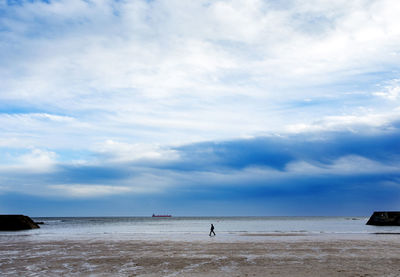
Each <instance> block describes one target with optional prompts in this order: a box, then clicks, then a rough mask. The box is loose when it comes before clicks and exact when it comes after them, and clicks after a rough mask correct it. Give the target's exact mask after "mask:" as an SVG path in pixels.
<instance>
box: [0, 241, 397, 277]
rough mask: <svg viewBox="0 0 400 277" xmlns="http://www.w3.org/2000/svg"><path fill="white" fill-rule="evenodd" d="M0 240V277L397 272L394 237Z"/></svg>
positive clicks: (376, 274) (359, 273) (296, 274)
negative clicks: (0, 276)
mask: <svg viewBox="0 0 400 277" xmlns="http://www.w3.org/2000/svg"><path fill="white" fill-rule="evenodd" d="M237 238H238V239H230V240H229V241H228V240H225V239H218V235H217V236H216V237H212V238H210V237H208V236H207V235H205V236H204V239H203V240H196V241H192V242H191V241H188V240H179V239H174V240H168V239H166V240H142V239H141V240H135V239H134V238H131V239H126V238H124V239H121V240H119V239H115V238H113V239H105V238H98V239H96V238H91V239H65V238H63V239H61V238H56V239H46V240H43V241H40V240H32V239H31V237H30V236H26V237H23V236H21V237H18V239H13V238H11V239H10V238H8V239H7V238H5V237H2V239H1V240H0V272H1V275H2V276H149V277H150V276H399V275H400V236H399V235H396V234H391V235H388V234H381V235H378V234H365V235H343V236H340V235H334V236H332V235H309V234H306V235H291V234H281V235H278V234H245V235H240V236H238V237H237Z"/></svg>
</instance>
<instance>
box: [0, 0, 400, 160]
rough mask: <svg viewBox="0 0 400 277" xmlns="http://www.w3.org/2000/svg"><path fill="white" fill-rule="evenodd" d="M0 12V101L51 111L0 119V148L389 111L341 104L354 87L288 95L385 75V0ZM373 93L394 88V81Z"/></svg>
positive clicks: (390, 20)
mask: <svg viewBox="0 0 400 277" xmlns="http://www.w3.org/2000/svg"><path fill="white" fill-rule="evenodd" d="M3 5H5V4H3ZM7 11H8V12H7V16H5V17H4V18H3V21H2V24H3V26H4V28H5V29H6V30H7V32H2V33H1V34H0V42H1V43H0V50H2V51H0V52H1V53H2V54H0V60H1V61H2V62H1V63H0V73H1V74H0V76H1V77H0V83H1V86H0V100H1V101H2V102H4V103H9V105H11V106H13V105H14V104H15V103H18V104H20V103H23V104H24V107H32V108H35V109H36V110H51V111H52V112H53V113H50V112H43V113H36V114H32V113H31V112H30V111H28V115H11V116H10V115H6V116H4V115H3V116H1V117H0V123H1V124H0V130H1V131H2V135H1V137H0V145H5V146H16V147H28V146H33V147H39V148H43V147H46V146H50V148H53V147H54V148H79V149H87V148H92V146H93V145H99V144H101V143H102V142H103V141H107V140H112V141H123V142H125V143H127V144H129V145H135V144H138V145H142V144H146V143H149V144H173V143H177V144H181V143H190V142H193V141H202V140H214V139H218V140H220V139H230V138H232V137H243V136H252V135H257V134H260V133H268V132H269V133H271V132H275V133H279V132H282V131H283V132H284V131H286V129H285V128H286V126H290V127H289V129H290V131H294V132H299V131H301V130H309V129H314V130H320V129H325V128H339V127H342V126H344V127H345V128H346V127H347V126H348V123H347V122H349V121H359V120H360V119H362V118H365V119H366V120H367V121H368V120H369V119H373V120H375V121H374V122H376V123H377V124H381V123H382V124H385V122H386V121H385V120H381V121H380V120H379V117H380V111H381V110H385V109H393V107H392V106H389V107H387V106H386V105H388V104H385V103H379V106H378V107H376V110H372V111H371V110H369V111H367V110H366V111H365V113H364V114H363V113H361V112H360V113H359V114H357V115H354V114H350V115H349V111H352V110H354V109H355V108H358V105H359V104H358V103H357V102H358V101H357V98H356V97H355V99H354V101H352V102H351V103H350V104H348V102H346V101H343V103H342V104H340V105H338V104H336V105H333V104H332V105H330V104H326V105H325V106H323V107H322V108H321V109H318V110H314V109H312V108H304V107H291V106H290V105H291V103H295V102H301V101H303V99H304V98H307V99H310V101H311V100H312V99H314V98H318V99H321V98H325V99H335V100H336V101H337V102H340V100H341V99H344V98H345V97H347V95H346V96H344V94H345V93H347V92H349V90H350V92H351V90H352V87H351V85H349V88H348V89H347V88H346V89H338V87H340V86H339V85H342V84H343V83H345V84H347V83H357V84H361V85H360V86H361V87H362V88H357V89H355V90H357V92H360V91H361V92H360V95H361V97H362V96H365V95H369V93H370V88H369V87H367V88H365V91H363V90H364V87H365V86H370V84H366V85H363V82H365V80H364V79H362V78H360V77H359V76H360V75H364V74H375V73H376V72H378V73H377V74H378V75H379V74H382V76H381V77H380V78H377V79H386V78H388V77H386V76H385V75H384V73H385V72H388V71H393V70H395V69H396V68H398V64H399V63H400V55H399V53H400V48H399V45H400V19H399V17H398V16H397V14H399V13H400V5H399V4H398V2H397V1H391V0H382V1H293V2H292V3H291V4H290V5H286V4H285V3H284V2H276V1H257V0H252V1H236V0H234V1H214V2H208V1H189V2H187V1H186V2H185V1H150V2H147V1H133V2H131V1H128V2H124V1H115V2H114V1H93V2H87V1H79V0H74V1H57V2H51V3H50V4H46V3H41V2H33V3H25V4H24V5H23V6H14V7H7ZM379 72H384V73H379ZM390 78H393V76H391V77H390ZM377 82H378V83H381V80H378V81H377ZM336 84H338V86H335V85H336ZM377 95H380V96H384V97H386V98H390V99H397V98H398V89H397V88H396V87H392V88H390V89H389V88H388V89H386V90H385V89H384V90H383V91H382V92H379V93H377ZM346 99H347V98H346ZM363 101H364V100H363ZM365 101H366V102H363V103H362V105H365V106H367V108H368V106H374V105H378V104H376V103H374V99H372V100H369V101H368V100H365ZM311 102H312V101H311ZM356 106H357V107H356ZM27 109H28V110H29V108H27ZM56 113H60V114H61V115H56ZM315 114H318V117H321V118H323V120H322V121H323V122H322V123H328V126H327V127H325V126H323V125H321V124H318V123H316V120H315ZM361 121H362V120H361ZM361 123H362V124H364V123H363V122H361ZM38 130H40V131H38ZM124 147H125V146H123V147H122V146H121V147H119V148H120V149H121V150H122V149H123V148H124ZM129 147H130V146H127V147H125V150H126V148H129ZM115 151H117V152H118V151H119V150H115ZM132 151H133V150H132ZM127 152H130V151H129V149H128V150H127ZM151 152H152V151H150V152H149V153H151ZM153 154H154V153H153ZM140 155H141V154H140ZM140 155H139V156H140ZM146 155H147V154H146ZM120 156H121V155H120Z"/></svg>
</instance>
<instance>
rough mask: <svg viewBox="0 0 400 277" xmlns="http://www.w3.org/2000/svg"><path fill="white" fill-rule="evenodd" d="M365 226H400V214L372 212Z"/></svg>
mask: <svg viewBox="0 0 400 277" xmlns="http://www.w3.org/2000/svg"><path fill="white" fill-rule="evenodd" d="M367 225H376V226H400V212H374V213H373V214H372V215H371V217H370V218H369V220H368V222H367Z"/></svg>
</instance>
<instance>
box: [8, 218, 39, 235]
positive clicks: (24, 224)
mask: <svg viewBox="0 0 400 277" xmlns="http://www.w3.org/2000/svg"><path fill="white" fill-rule="evenodd" d="M37 228H40V227H39V225H37V224H36V223H35V222H34V221H33V220H32V219H31V218H30V217H29V216H26V215H22V214H8V215H0V231H19V230H27V229H37Z"/></svg>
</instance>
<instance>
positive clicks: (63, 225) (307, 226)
mask: <svg viewBox="0 0 400 277" xmlns="http://www.w3.org/2000/svg"><path fill="white" fill-rule="evenodd" d="M34 220H35V221H43V222H44V224H43V225H41V228H40V229H35V230H28V231H19V232H0V239H3V240H4V239H18V238H22V237H25V238H26V237H29V238H31V239H38V240H47V239H102V238H104V239H184V240H197V239H203V238H204V237H207V236H208V233H209V229H210V224H211V223H213V224H214V226H215V232H216V233H217V237H218V238H225V239H229V238H231V239H234V238H238V237H243V236H242V235H246V234H368V233H376V232H392V233H394V232H400V227H376V226H368V225H365V223H366V222H367V220H368V218H366V217H171V218H151V217H59V218H58V217H43V218H34Z"/></svg>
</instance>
